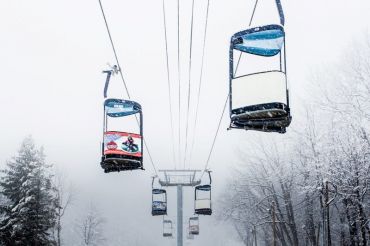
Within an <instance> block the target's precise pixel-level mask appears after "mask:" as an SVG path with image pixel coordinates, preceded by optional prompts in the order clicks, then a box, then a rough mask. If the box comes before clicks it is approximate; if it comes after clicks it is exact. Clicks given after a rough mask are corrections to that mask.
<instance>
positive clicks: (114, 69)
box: [103, 64, 120, 98]
mask: <svg viewBox="0 0 370 246" xmlns="http://www.w3.org/2000/svg"><path fill="white" fill-rule="evenodd" d="M108 66H109V67H110V69H109V70H103V73H106V74H107V78H106V80H105V85H104V98H107V93H108V86H109V81H110V78H111V76H112V75H114V74H118V72H119V71H120V69H119V68H118V66H117V65H114V66H111V65H110V64H108Z"/></svg>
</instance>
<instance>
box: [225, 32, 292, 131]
mask: <svg viewBox="0 0 370 246" xmlns="http://www.w3.org/2000/svg"><path fill="white" fill-rule="evenodd" d="M234 51H239V52H240V57H241V55H242V54H247V55H248V64H249V67H252V65H253V62H254V59H255V57H265V58H266V59H268V58H269V57H275V56H278V57H279V59H278V60H279V62H278V64H277V65H276V66H275V67H274V68H272V69H264V70H263V71H256V72H250V71H249V72H248V73H247V74H243V73H242V74H240V75H237V68H238V66H239V62H240V57H239V59H238V60H237V62H235V63H234V61H235V60H236V59H234ZM265 58H264V59H265ZM229 76H230V93H229V97H230V98H229V99H230V100H229V103H230V119H231V123H230V129H245V130H257V131H264V132H278V133H285V132H286V127H288V126H289V125H290V122H291V115H290V108H289V93H288V87H287V78H286V54H285V32H284V28H283V27H282V26H280V25H267V26H261V27H256V28H251V29H247V30H244V31H241V32H238V33H236V34H234V35H233V36H232V38H231V42H230V74H229Z"/></svg>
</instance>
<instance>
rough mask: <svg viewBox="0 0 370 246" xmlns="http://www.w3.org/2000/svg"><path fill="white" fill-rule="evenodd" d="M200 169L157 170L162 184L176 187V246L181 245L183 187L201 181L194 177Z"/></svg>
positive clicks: (191, 185) (194, 184) (182, 240)
mask: <svg viewBox="0 0 370 246" xmlns="http://www.w3.org/2000/svg"><path fill="white" fill-rule="evenodd" d="M199 172H201V170H159V173H160V175H159V176H160V177H159V183H160V184H161V185H162V186H166V187H171V186H174V187H175V186H176V187H177V246H183V243H184V239H183V232H184V228H183V218H184V217H183V187H194V186H196V185H199V184H200V183H201V181H200V180H199V179H196V175H197V173H199Z"/></svg>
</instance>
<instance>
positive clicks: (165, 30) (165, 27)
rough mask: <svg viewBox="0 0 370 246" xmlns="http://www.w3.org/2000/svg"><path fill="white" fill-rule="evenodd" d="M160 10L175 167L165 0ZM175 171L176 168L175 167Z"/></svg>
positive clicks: (174, 156)
mask: <svg viewBox="0 0 370 246" xmlns="http://www.w3.org/2000/svg"><path fill="white" fill-rule="evenodd" d="M162 3H163V4H162V9H163V26H164V39H165V47H166V68H167V84H168V100H169V107H170V121H171V140H172V146H171V147H172V152H173V153H172V154H173V163H174V165H176V154H175V146H174V143H175V137H174V128H173V115H172V100H171V79H170V68H169V58H168V40H167V23H166V6H165V0H162ZM175 169H176V166H175Z"/></svg>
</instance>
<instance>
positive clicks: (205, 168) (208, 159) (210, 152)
mask: <svg viewBox="0 0 370 246" xmlns="http://www.w3.org/2000/svg"><path fill="white" fill-rule="evenodd" d="M228 101H229V93H228V94H227V97H226V101H225V104H224V108H223V110H222V114H221V117H220V120H219V122H218V126H217V130H216V133H215V136H214V138H213V142H212V145H211V149H210V151H209V154H208V158H207V161H206V164H205V166H204V170H203V172H202V174H201V176H200V179H202V177H203V175H204V173H205V172H206V171H207V169H208V166H209V161H210V159H211V156H212V153H213V149H214V147H215V143H216V140H217V136H218V132H219V131H220V126H221V122H222V118H223V117H224V114H225V109H226V105H227V102H228Z"/></svg>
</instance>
